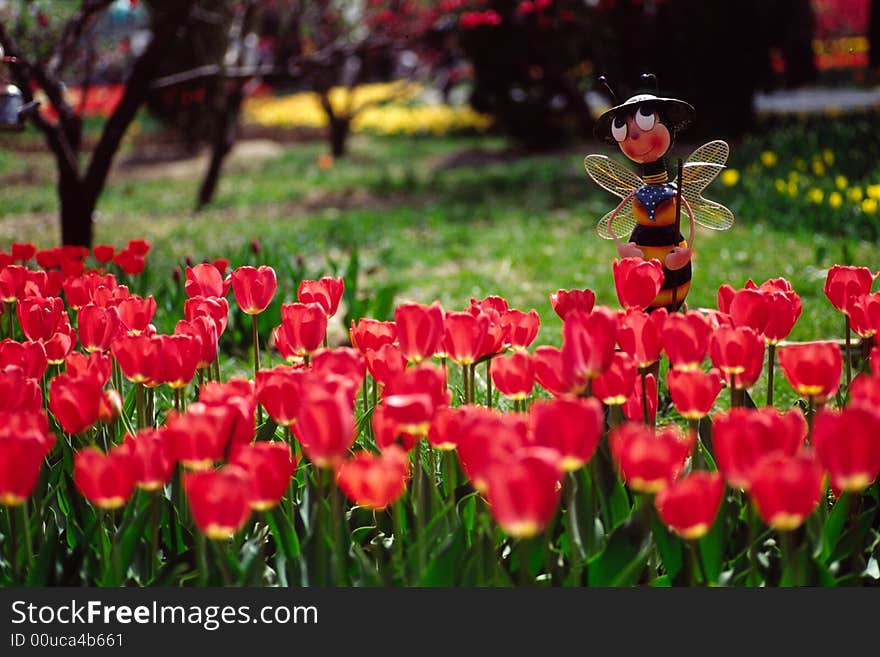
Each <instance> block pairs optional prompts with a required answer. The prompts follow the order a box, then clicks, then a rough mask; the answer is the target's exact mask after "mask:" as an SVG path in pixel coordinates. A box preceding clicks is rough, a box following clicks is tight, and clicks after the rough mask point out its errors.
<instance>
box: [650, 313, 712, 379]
mask: <svg viewBox="0 0 880 657" xmlns="http://www.w3.org/2000/svg"><path fill="white" fill-rule="evenodd" d="M711 335H712V326H711V324H710V323H709V321H708V320H707V319H706V318H705V317H704V316H703V315H702V314H701V313H698V312H693V311H691V312H688V313H684V314H682V313H672V314H671V315H669V317H667V319H666V321H665V322H664V323H663V338H662V339H663V350H664V351H665V352H666V356H667V357H668V358H669V363H670V365H671V366H672V367H674V368H676V369H697V368H699V367H700V364H701V363H702V362H703V359H704V358H705V357H706V352H707V351H708V350H709V338H710V336H711Z"/></svg>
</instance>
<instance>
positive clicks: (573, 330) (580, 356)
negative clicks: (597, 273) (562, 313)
mask: <svg viewBox="0 0 880 657" xmlns="http://www.w3.org/2000/svg"><path fill="white" fill-rule="evenodd" d="M562 335H563V339H562V362H563V367H564V368H565V369H566V370H567V371H569V372H572V373H573V374H574V376H575V377H578V378H580V379H584V380H589V379H595V378H596V377H597V376H599V375H600V374H602V372H604V371H605V370H607V369H608V367H609V365H611V359H612V358H613V357H614V344H615V342H616V341H617V318H616V316H615V315H614V314H613V313H612V312H610V311H609V310H608V309H606V308H601V307H600V308H596V309H595V310H593V312H592V313H590V314H589V315H587V314H586V313H582V312H580V311H577V310H573V311H572V312H570V313H569V314H568V316H567V317H566V319H565V322H564V323H563V326H562Z"/></svg>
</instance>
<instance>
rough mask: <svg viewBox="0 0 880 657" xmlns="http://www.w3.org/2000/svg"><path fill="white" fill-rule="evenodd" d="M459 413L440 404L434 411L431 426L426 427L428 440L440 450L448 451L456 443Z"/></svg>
mask: <svg viewBox="0 0 880 657" xmlns="http://www.w3.org/2000/svg"><path fill="white" fill-rule="evenodd" d="M459 420H460V414H459V412H458V410H457V409H454V408H452V407H451V406H441V407H440V408H438V409H437V411H436V412H435V413H434V419H433V420H432V421H431V428H430V429H428V442H429V443H431V446H432V447H434V448H436V449H439V450H440V451H442V452H450V451H452V450H453V449H455V447H456V445H457V444H458V433H459V431H458V425H459Z"/></svg>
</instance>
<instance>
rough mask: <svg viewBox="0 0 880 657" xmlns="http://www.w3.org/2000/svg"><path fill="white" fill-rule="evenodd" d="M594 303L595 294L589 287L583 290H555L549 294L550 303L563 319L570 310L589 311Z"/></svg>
mask: <svg viewBox="0 0 880 657" xmlns="http://www.w3.org/2000/svg"><path fill="white" fill-rule="evenodd" d="M595 303H596V295H595V294H594V293H593V291H592V290H590V289H583V290H557V291H556V292H554V293H553V294H551V295H550V305H551V306H553V310H555V311H556V314H557V315H559V317H560V319H562V320H563V321H565V317H566V315H568V313H569V312H570V311H572V310H580V311H582V312H585V313H591V312H592V311H593V306H594V305H595Z"/></svg>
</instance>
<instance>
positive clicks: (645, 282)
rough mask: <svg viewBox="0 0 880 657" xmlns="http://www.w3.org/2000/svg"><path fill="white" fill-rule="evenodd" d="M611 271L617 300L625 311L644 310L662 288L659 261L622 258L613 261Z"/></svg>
mask: <svg viewBox="0 0 880 657" xmlns="http://www.w3.org/2000/svg"><path fill="white" fill-rule="evenodd" d="M613 269H614V289H615V290H616V291H617V299H618V300H619V301H620V305H621V306H623V307H624V308H625V309H627V310H629V309H630V308H633V309H635V310H644V309H645V308H647V307H648V306H650V305H651V304H652V303H653V301H654V299H655V298H656V296H657V294H659V292H660V288H661V287H662V286H663V265H662V264H661V263H660V261H659V260H642V259H641V258H624V259H623V260H615V261H614V265H613Z"/></svg>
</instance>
